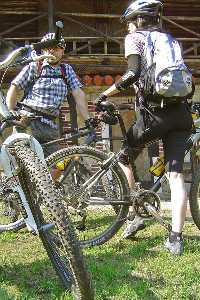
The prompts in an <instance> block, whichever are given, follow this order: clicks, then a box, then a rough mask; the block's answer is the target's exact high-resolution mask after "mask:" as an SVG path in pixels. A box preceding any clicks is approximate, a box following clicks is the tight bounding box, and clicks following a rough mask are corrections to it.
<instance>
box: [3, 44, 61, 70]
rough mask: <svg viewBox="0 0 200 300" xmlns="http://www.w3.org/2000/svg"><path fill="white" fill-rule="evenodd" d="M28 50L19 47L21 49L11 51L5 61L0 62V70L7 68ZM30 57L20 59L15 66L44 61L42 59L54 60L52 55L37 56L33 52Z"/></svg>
mask: <svg viewBox="0 0 200 300" xmlns="http://www.w3.org/2000/svg"><path fill="white" fill-rule="evenodd" d="M28 49H30V47H21V48H18V49H16V50H14V51H12V52H11V53H10V54H9V55H8V57H7V58H6V59H5V60H3V61H2V62H0V70H2V69H5V68H7V67H9V66H10V65H11V64H12V62H13V61H15V60H16V58H17V57H19V56H21V55H23V54H24V53H26V52H27V51H28ZM30 56H31V57H30V58H27V59H22V60H21V61H18V62H17V64H20V63H21V64H24V63H29V62H32V61H39V60H44V59H56V58H55V56H54V55H52V54H41V55H37V53H36V52H35V51H32V52H31V55H30Z"/></svg>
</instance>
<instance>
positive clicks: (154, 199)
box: [134, 190, 160, 218]
mask: <svg viewBox="0 0 200 300" xmlns="http://www.w3.org/2000/svg"><path fill="white" fill-rule="evenodd" d="M134 201H135V211H136V213H137V214H138V215H139V216H140V217H142V218H149V217H152V215H151V214H150V213H149V212H148V211H147V209H146V207H145V204H150V205H151V206H153V208H154V209H155V210H156V211H157V212H159V211H160V197H159V196H158V195H157V194H156V193H154V192H152V191H149V190H142V191H141V192H139V193H138V195H137V197H136V198H135V199H134Z"/></svg>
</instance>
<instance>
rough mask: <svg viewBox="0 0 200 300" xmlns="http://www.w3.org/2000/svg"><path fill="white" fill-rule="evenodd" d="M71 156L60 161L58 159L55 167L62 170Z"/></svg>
mask: <svg viewBox="0 0 200 300" xmlns="http://www.w3.org/2000/svg"><path fill="white" fill-rule="evenodd" d="M70 160H71V158H65V159H64V160H62V161H59V162H58V163H57V164H56V168H57V169H58V170H60V171H64V169H65V168H66V167H67V165H68V164H69V162H70Z"/></svg>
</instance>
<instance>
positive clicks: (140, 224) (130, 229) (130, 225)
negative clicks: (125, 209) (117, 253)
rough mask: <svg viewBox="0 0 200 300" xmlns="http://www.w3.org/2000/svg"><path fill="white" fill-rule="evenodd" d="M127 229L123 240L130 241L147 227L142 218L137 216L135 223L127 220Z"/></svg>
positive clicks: (123, 234)
mask: <svg viewBox="0 0 200 300" xmlns="http://www.w3.org/2000/svg"><path fill="white" fill-rule="evenodd" d="M126 225H127V226H126V228H125V230H124V232H123V233H122V238H124V239H128V238H132V237H134V236H135V234H136V233H137V232H138V231H139V230H142V229H144V228H145V227H146V225H145V224H144V221H143V219H142V218H141V217H139V216H136V217H135V218H134V220H133V221H130V220H127V223H126Z"/></svg>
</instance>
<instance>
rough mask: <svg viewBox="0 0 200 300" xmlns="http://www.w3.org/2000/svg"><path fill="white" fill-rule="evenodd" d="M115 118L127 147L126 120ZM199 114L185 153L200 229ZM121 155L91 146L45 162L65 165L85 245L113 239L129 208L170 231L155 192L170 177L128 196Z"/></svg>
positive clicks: (68, 194) (65, 185)
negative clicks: (162, 215) (190, 170)
mask: <svg viewBox="0 0 200 300" xmlns="http://www.w3.org/2000/svg"><path fill="white" fill-rule="evenodd" d="M112 106H113V107H114V105H113V104H112ZM112 114H114V116H115V117H116V118H117V121H118V123H119V125H120V128H121V132H122V142H123V144H126V143H127V141H126V129H125V126H124V121H123V118H122V117H121V115H120V113H119V111H118V110H116V109H113V111H112ZM197 114H198V118H197V119H196V120H194V124H195V132H193V133H191V136H190V138H189V139H188V141H187V149H186V154H187V153H188V152H190V154H191V161H192V168H193V182H192V187H191V194H190V208H191V212H192V216H193V218H194V222H195V224H196V225H197V226H198V228H199V229H200V221H199V219H200V209H199V203H198V198H197V194H198V193H199V190H200V171H199V168H198V167H197V166H198V164H197V163H198V162H197V159H196V157H197V154H198V151H199V147H200V143H199V141H200V109H199V110H198V112H197ZM99 121H101V120H99ZM119 156H120V151H119V152H117V153H113V152H110V153H105V152H102V151H99V150H97V149H94V148H91V147H88V146H72V147H69V148H67V149H62V150H59V151H57V152H55V153H53V154H52V155H50V156H49V157H48V158H47V165H48V166H49V168H52V167H55V166H59V163H61V164H62V166H63V171H62V174H61V176H60V178H59V183H60V186H61V189H62V193H63V194H64V200H65V205H66V206H67V207H68V209H69V212H70V214H71V218H72V219H73V218H74V224H75V227H76V230H77V234H78V237H79V240H80V244H81V245H82V246H95V245H100V244H103V243H105V242H106V241H108V240H109V239H110V238H112V236H113V235H114V234H115V233H116V232H117V231H118V230H119V229H120V228H121V226H122V225H123V224H124V222H125V221H126V220H127V217H128V211H129V207H130V206H134V210H135V212H136V213H137V214H138V215H140V216H141V217H143V218H149V217H154V218H155V219H156V220H157V221H159V222H160V223H161V224H162V225H163V226H164V227H165V228H166V229H167V230H169V231H170V230H171V225H170V224H169V223H168V222H167V221H166V220H164V219H163V218H162V217H161V216H160V213H159V212H160V203H161V200H160V196H159V195H158V193H157V192H158V190H159V189H160V187H161V185H162V184H163V183H164V182H165V181H167V174H166V173H164V174H162V175H161V176H159V177H158V178H157V180H156V181H155V183H154V184H153V185H152V187H151V188H150V189H148V190H146V189H143V188H142V187H140V186H139V185H138V186H137V190H136V191H135V193H134V194H133V193H132V194H131V195H130V190H129V185H128V182H127V179H126V177H125V175H124V172H123V170H122V169H121V167H120V165H119ZM134 172H135V170H134V168H133V173H134ZM132 217H134V216H132Z"/></svg>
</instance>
